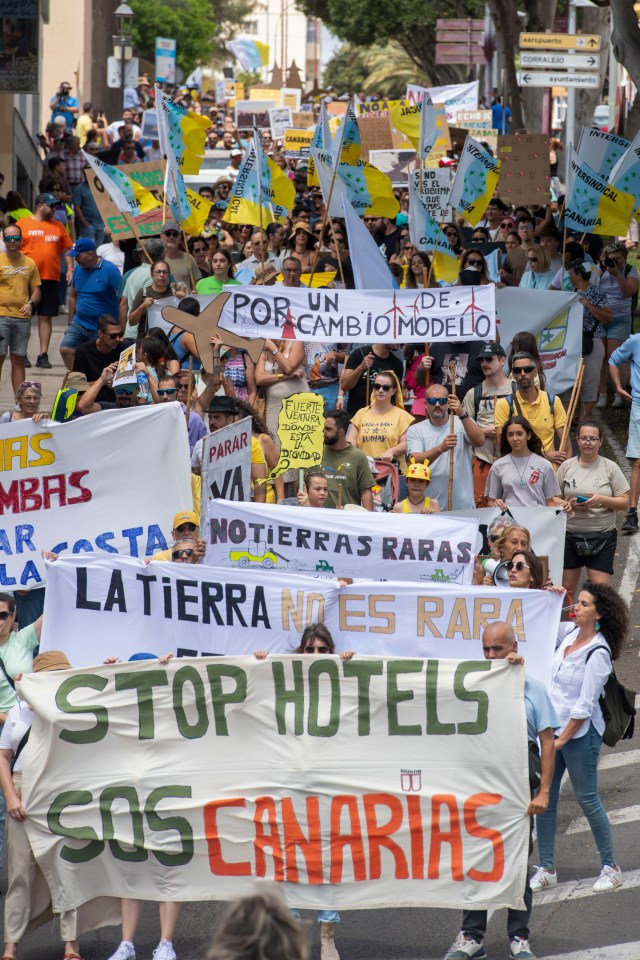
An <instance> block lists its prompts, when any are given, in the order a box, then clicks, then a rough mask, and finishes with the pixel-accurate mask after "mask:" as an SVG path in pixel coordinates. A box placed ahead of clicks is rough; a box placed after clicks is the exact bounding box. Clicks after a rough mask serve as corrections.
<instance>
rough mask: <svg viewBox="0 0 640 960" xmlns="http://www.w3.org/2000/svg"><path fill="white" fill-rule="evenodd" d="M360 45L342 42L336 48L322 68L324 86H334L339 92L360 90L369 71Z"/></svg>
mask: <svg viewBox="0 0 640 960" xmlns="http://www.w3.org/2000/svg"><path fill="white" fill-rule="evenodd" d="M365 54H366V51H365V50H363V49H362V47H355V46H352V45H351V44H350V43H344V44H343V45H342V46H341V47H340V48H339V50H336V52H335V53H334V55H333V56H332V57H331V60H329V62H328V63H327V65H326V67H325V69H324V75H323V83H324V85H325V87H335V89H336V90H337V91H338V93H339V94H341V93H351V92H352V91H354V90H361V89H362V87H363V84H364V81H365V79H366V77H367V74H368V73H369V68H368V66H367V64H366V60H365Z"/></svg>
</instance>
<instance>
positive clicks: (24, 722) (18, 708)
mask: <svg viewBox="0 0 640 960" xmlns="http://www.w3.org/2000/svg"><path fill="white" fill-rule="evenodd" d="M32 723H33V713H32V712H31V707H29V706H27V704H26V703H25V702H24V700H20V701H19V702H18V703H16V705H15V707H11V710H9V713H8V714H7V719H6V720H5V722H4V728H3V730H2V734H0V750H11V751H12V752H13V753H15V752H16V750H17V749H18V746H19V745H20V742H21V740H22V738H23V737H24V735H25V733H26V732H27V730H30V729H31V724H32ZM25 750H26V744H25V746H24V748H23V749H22V750H21V751H20V756H19V757H18V759H17V760H16V765H15V767H14V768H13V769H14V773H22V768H23V766H24V758H25V755H26V754H25Z"/></svg>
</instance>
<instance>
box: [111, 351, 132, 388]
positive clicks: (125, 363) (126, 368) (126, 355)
mask: <svg viewBox="0 0 640 960" xmlns="http://www.w3.org/2000/svg"><path fill="white" fill-rule="evenodd" d="M137 382H138V378H137V376H136V345H135V343H132V344H131V346H130V347H127V349H126V350H123V351H122V353H121V354H120V357H119V359H118V366H117V368H116V373H115V376H114V378H113V384H112V386H113V388H114V390H115V388H116V387H123V386H125V385H133V384H137Z"/></svg>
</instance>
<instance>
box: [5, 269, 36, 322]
mask: <svg viewBox="0 0 640 960" xmlns="http://www.w3.org/2000/svg"><path fill="white" fill-rule="evenodd" d="M40 285H41V284H40V274H39V273H38V268H37V267H36V265H35V263H34V261H33V260H32V259H31V257H25V256H24V255H23V254H22V253H21V254H20V256H19V257H18V258H17V259H16V260H10V259H9V257H8V256H7V254H6V253H0V317H20V309H21V308H22V307H24V305H25V303H26V302H27V300H28V299H29V289H30V287H39V286H40ZM29 320H30V318H29V317H26V318H25V321H26V322H27V323H28V322H29Z"/></svg>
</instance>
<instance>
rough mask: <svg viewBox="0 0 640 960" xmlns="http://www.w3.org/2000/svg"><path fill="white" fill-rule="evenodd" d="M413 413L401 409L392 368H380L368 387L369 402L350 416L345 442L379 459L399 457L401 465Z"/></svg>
mask: <svg viewBox="0 0 640 960" xmlns="http://www.w3.org/2000/svg"><path fill="white" fill-rule="evenodd" d="M412 423H413V417H412V416H411V414H410V413H407V411H406V410H405V409H404V400H403V397H402V389H401V387H400V383H399V381H398V378H397V377H396V375H395V373H394V372H393V370H379V371H378V373H376V376H375V380H374V381H373V388H372V391H371V403H370V405H369V406H368V407H362V409H361V410H358V412H357V413H356V415H355V416H354V417H353V419H352V420H351V425H350V427H349V430H348V431H347V443H352V444H353V445H354V446H355V447H358V449H360V450H362V452H363V453H366V455H367V456H368V457H373V458H374V459H379V460H399V461H400V462H401V464H402V466H403V467H404V465H405V460H404V452H405V450H406V446H407V430H408V429H409V427H410V426H411V424H412Z"/></svg>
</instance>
